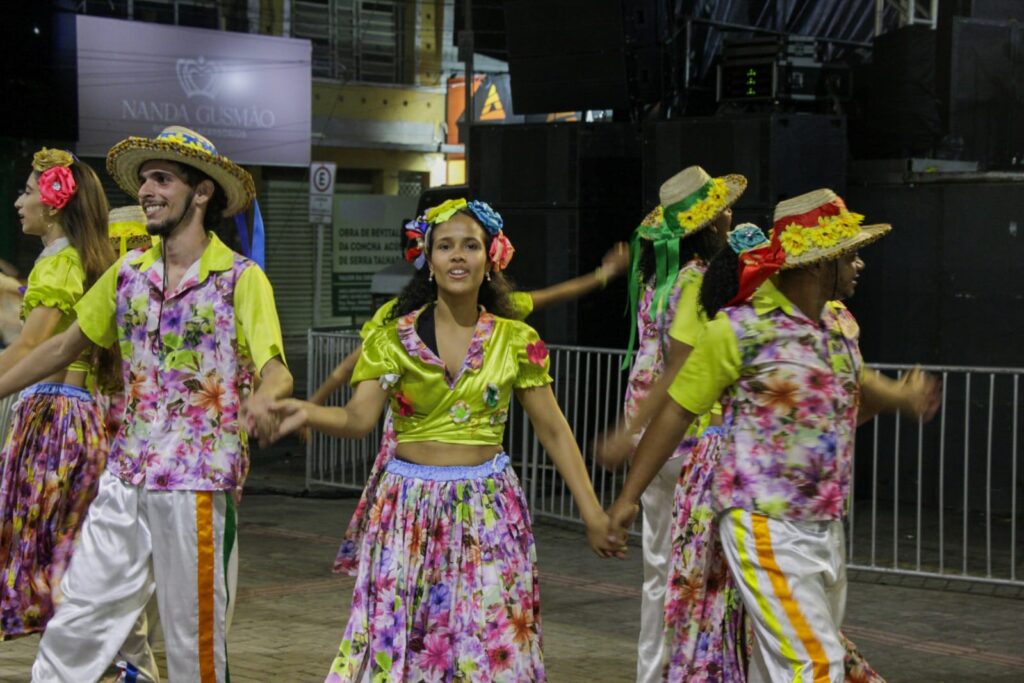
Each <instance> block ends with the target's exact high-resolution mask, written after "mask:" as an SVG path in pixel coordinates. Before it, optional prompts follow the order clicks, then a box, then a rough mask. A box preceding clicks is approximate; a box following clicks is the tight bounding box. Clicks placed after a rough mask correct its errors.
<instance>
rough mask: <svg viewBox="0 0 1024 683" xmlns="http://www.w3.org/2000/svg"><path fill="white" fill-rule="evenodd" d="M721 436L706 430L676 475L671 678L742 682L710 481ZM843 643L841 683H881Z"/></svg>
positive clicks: (740, 648)
mask: <svg viewBox="0 0 1024 683" xmlns="http://www.w3.org/2000/svg"><path fill="white" fill-rule="evenodd" d="M722 440H723V430H722V428H721V427H709V428H708V429H707V431H705V432H704V435H703V436H702V437H701V440H700V442H699V443H698V444H697V447H696V448H695V449H694V450H693V451H692V453H691V456H690V458H689V460H688V461H687V462H686V463H685V464H684V465H683V469H682V471H681V472H680V474H679V484H678V485H677V486H676V493H675V515H676V517H675V520H674V522H673V525H672V562H671V566H670V568H669V576H668V588H667V592H666V596H665V638H666V644H667V647H668V666H667V669H666V675H665V680H667V681H670V682H671V683H684V682H693V683H712V682H720V683H743V682H744V681H746V671H747V663H748V662H749V659H750V654H751V648H752V646H753V635H752V633H751V631H750V629H749V627H748V625H747V623H746V618H745V612H744V608H743V601H742V599H741V597H740V593H739V591H738V589H737V588H736V583H735V579H734V578H733V576H732V574H731V573H730V571H729V565H728V563H727V562H726V560H725V555H724V554H723V552H722V545H721V541H720V540H719V536H718V522H717V517H716V511H715V510H714V509H713V495H712V482H713V480H714V475H715V468H717V467H718V458H719V454H720V451H719V449H720V447H721V445H722ZM839 637H840V640H841V641H842V642H843V645H844V646H845V648H846V656H845V660H844V664H845V668H846V681H847V683H885V679H884V678H882V677H881V676H880V675H878V673H877V672H876V671H875V670H874V669H872V668H871V666H870V665H869V664H868V663H867V661H866V660H865V659H864V656H863V655H862V654H861V653H860V651H859V650H858V649H857V646H856V645H855V644H854V643H853V642H852V641H850V640H849V639H847V638H846V636H845V635H843V634H842V632H840V634H839Z"/></svg>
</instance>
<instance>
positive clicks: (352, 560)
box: [334, 410, 398, 576]
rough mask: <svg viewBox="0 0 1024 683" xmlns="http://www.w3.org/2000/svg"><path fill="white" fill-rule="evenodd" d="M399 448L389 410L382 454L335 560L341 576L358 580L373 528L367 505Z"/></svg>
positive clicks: (371, 470)
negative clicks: (364, 543)
mask: <svg viewBox="0 0 1024 683" xmlns="http://www.w3.org/2000/svg"><path fill="white" fill-rule="evenodd" d="M397 448H398V440H397V437H396V436H395V425H394V423H393V422H392V421H391V411H390V410H389V411H388V412H387V416H386V417H385V418H384V433H383V435H382V436H381V440H380V450H379V451H377V457H376V459H375V460H374V461H373V466H372V467H371V468H370V476H369V477H368V478H367V479H366V486H364V487H363V493H362V495H361V496H360V497H359V503H358V504H357V505H356V511H355V512H353V513H352V519H350V520H349V522H348V529H347V530H346V531H345V537H344V538H343V539H342V541H341V547H340V548H339V549H338V556H337V557H336V558H335V560H334V571H335V572H337V573H339V574H348V575H349V576H355V575H356V573H357V572H358V571H359V548H360V547H361V545H362V540H363V536H364V535H365V534H366V527H367V525H368V524H369V519H368V518H367V516H366V509H367V505H368V504H369V501H371V500H372V499H373V497H374V494H375V493H376V491H377V486H378V484H380V478H381V475H382V474H384V468H385V467H387V465H388V462H389V461H390V460H391V459H392V458H393V457H395V450H396V449H397Z"/></svg>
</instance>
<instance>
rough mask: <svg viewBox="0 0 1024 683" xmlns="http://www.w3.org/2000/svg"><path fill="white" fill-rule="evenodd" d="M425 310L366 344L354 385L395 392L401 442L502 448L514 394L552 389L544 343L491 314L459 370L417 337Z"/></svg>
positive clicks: (393, 407) (513, 322) (482, 316)
mask: <svg viewBox="0 0 1024 683" xmlns="http://www.w3.org/2000/svg"><path fill="white" fill-rule="evenodd" d="M423 310H425V308H421V309H420V310H418V311H413V312H412V313H409V314H407V315H404V316H402V317H401V318H398V319H397V320H392V321H390V322H388V323H386V324H384V325H383V326H381V327H378V328H377V329H376V330H374V331H373V332H372V333H371V334H370V335H369V336H368V337H367V338H366V339H365V340H364V341H363V350H362V353H361V354H360V356H359V362H358V363H357V364H356V368H355V370H354V371H353V373H352V383H353V384H356V383H358V382H363V381H366V380H377V381H379V382H380V384H381V386H382V387H384V389H385V390H387V391H388V393H389V395H390V404H391V412H392V416H393V419H394V423H395V432H396V433H397V435H398V443H409V442H414V441H441V442H444V443H459V444H477V445H480V444H496V445H497V444H500V443H501V441H502V436H503V435H504V432H505V423H506V422H507V421H508V406H509V401H510V399H511V397H512V391H513V389H527V388H531V387H539V386H543V385H545V384H550V383H551V376H550V375H549V374H548V368H549V367H550V359H549V357H548V349H547V347H546V346H545V345H544V341H543V340H542V339H540V337H538V336H537V333H536V332H535V331H534V329H533V328H532V327H530V326H529V325H527V324H526V323H522V322H519V321H516V320H509V319H507V318H501V317H499V316H496V315H492V314H490V313H488V312H487V311H483V312H481V314H480V317H479V318H478V319H477V324H476V330H475V332H474V333H473V339H472V340H471V341H470V344H469V349H468V350H467V352H466V358H465V360H464V361H463V364H462V367H461V368H458V369H457V370H456V371H454V372H453V371H452V369H450V368H447V367H445V364H444V361H442V360H441V359H440V358H438V356H437V354H435V353H434V352H433V351H431V350H430V348H429V347H428V346H427V345H426V344H425V343H424V342H423V340H422V339H420V337H419V335H418V334H417V332H416V319H417V318H418V317H419V315H420V313H422V312H423Z"/></svg>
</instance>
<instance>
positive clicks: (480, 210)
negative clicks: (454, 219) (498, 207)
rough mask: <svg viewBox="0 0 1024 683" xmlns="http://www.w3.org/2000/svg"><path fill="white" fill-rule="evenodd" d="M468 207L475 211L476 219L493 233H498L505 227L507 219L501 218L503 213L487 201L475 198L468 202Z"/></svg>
mask: <svg viewBox="0 0 1024 683" xmlns="http://www.w3.org/2000/svg"><path fill="white" fill-rule="evenodd" d="M466 208H468V209H469V210H470V211H472V212H473V215H474V216H476V219H477V220H478V221H480V225H482V226H484V230H486V231H487V232H488V233H489V234H491V235H497V234H498V233H499V232H501V229H502V228H503V227H505V221H503V220H502V219H501V214H500V213H498V212H497V211H495V210H494V209H492V208H491V206H490V204H488V203H487V202H481V201H479V200H477V199H474V200H473V201H471V202H469V204H467V206H466Z"/></svg>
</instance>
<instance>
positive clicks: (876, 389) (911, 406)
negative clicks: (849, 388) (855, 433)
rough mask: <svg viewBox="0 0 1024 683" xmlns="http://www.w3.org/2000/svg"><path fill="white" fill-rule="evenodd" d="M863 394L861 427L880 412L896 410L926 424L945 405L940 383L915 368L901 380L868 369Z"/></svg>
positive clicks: (859, 420) (858, 423)
mask: <svg viewBox="0 0 1024 683" xmlns="http://www.w3.org/2000/svg"><path fill="white" fill-rule="evenodd" d="M860 392H861V402H860V408H859V410H858V412H857V425H858V426H860V425H862V424H864V423H865V422H869V421H870V420H872V419H873V418H874V417H875V416H876V415H878V414H879V413H882V412H896V411H899V412H901V413H904V414H906V415H912V416H914V417H916V418H918V419H921V420H924V421H925V422H927V421H928V420H930V419H932V417H934V415H935V412H936V411H937V410H938V409H939V405H940V404H941V402H942V399H941V390H940V387H939V382H938V380H936V379H935V378H934V377H933V376H931V375H929V374H927V373H925V372H923V371H922V370H921V369H920V368H914V369H913V370H911V371H910V372H908V373H906V374H905V375H903V377H901V378H900V379H898V380H894V379H890V378H888V377H886V376H885V375H883V374H882V373H880V372H877V371H875V370H867V369H865V370H864V374H863V375H862V377H861V382H860Z"/></svg>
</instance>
